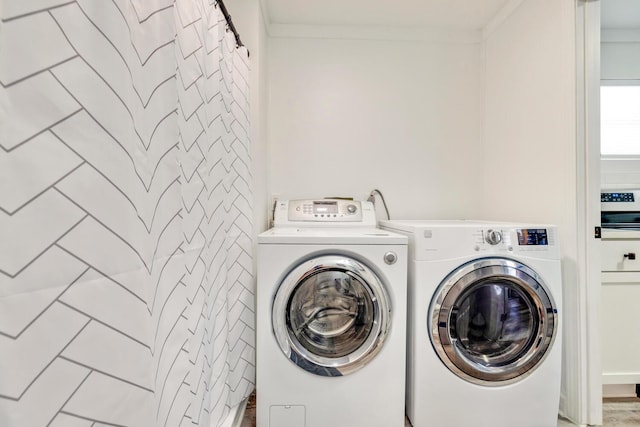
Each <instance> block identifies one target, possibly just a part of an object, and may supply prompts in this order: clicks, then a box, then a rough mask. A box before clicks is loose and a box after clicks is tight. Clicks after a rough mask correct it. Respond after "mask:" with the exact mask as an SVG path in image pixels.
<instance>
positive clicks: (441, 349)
mask: <svg viewBox="0 0 640 427" xmlns="http://www.w3.org/2000/svg"><path fill="white" fill-rule="evenodd" d="M556 325H557V309H556V308H555V306H554V304H553V301H552V299H551V296H550V295H549V293H548V292H547V291H546V289H545V285H544V283H543V282H542V279H541V278H540V277H539V276H538V275H537V274H536V273H535V272H534V271H533V270H531V269H530V268H529V267H527V266H525V265H523V264H521V263H518V262H516V261H513V260H509V259H503V258H489V259H483V260H477V261H474V262H472V263H469V264H466V265H463V266H462V267H460V268H459V269H457V270H456V271H455V272H453V273H452V274H451V275H449V277H448V278H447V279H445V280H444V281H443V282H442V283H441V285H440V287H439V288H438V292H437V293H436V295H435V299H434V301H433V303H432V307H431V316H430V330H431V338H432V342H433V345H434V348H435V349H436V352H437V353H438V356H439V357H440V359H441V360H442V361H443V362H444V363H445V364H446V365H447V367H448V368H449V369H450V370H451V371H452V372H454V373H455V374H457V375H458V376H460V377H461V378H464V379H466V380H468V381H470V382H473V383H477V384H485V385H487V384H488V385H503V384H505V383H511V382H515V381H518V380H520V379H522V378H523V377H524V376H526V375H528V374H529V373H531V372H532V371H533V370H534V369H535V368H536V367H537V366H538V365H539V364H540V363H541V362H542V361H543V360H544V357H545V355H546V354H547V351H548V349H549V347H550V346H551V344H552V342H553V339H554V337H555V334H556Z"/></svg>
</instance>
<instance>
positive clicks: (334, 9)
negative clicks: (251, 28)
mask: <svg viewBox="0 0 640 427" xmlns="http://www.w3.org/2000/svg"><path fill="white" fill-rule="evenodd" d="M631 1H638V2H639V3H640V0H631ZM513 2H514V0H385V1H383V0H264V4H265V8H266V15H267V17H268V19H269V21H270V22H269V23H270V24H298V25H344V26H369V25H370V26H393V27H430V28H443V29H451V30H481V29H482V28H484V27H485V26H486V24H487V23H488V22H490V21H491V19H492V18H493V17H494V16H496V15H497V13H498V12H499V11H500V10H501V9H502V8H503V7H505V6H506V5H507V4H508V3H513ZM515 2H517V3H519V2H518V1H517V0H515Z"/></svg>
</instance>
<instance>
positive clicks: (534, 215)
mask: <svg viewBox="0 0 640 427" xmlns="http://www.w3.org/2000/svg"><path fill="white" fill-rule="evenodd" d="M574 22H575V4H574V2H573V1H571V0H561V1H558V0H525V1H523V2H522V3H521V4H520V6H519V7H518V8H517V9H515V11H514V12H513V14H512V15H511V16H509V17H508V18H507V19H506V20H505V21H504V22H503V23H502V24H501V25H499V26H497V27H496V28H495V29H494V30H493V31H492V32H491V33H490V34H487V35H486V41H485V72H484V74H485V78H484V86H485V124H484V148H483V151H484V156H485V158H486V163H485V168H484V189H483V191H482V194H483V216H484V217H485V218H487V219H508V220H512V221H533V222H548V223H555V224H557V225H558V226H559V227H560V244H561V249H562V267H563V283H564V299H563V301H564V305H563V308H564V313H563V314H564V316H563V319H564V363H563V365H564V366H563V371H564V372H563V386H562V394H563V402H562V406H563V407H562V411H563V412H564V413H565V414H566V415H569V416H570V417H571V418H573V419H578V418H579V411H580V408H579V407H575V406H572V405H570V404H569V402H568V401H567V400H565V399H566V398H567V396H568V395H570V396H572V398H574V397H575V396H576V393H579V392H580V390H579V388H580V381H581V380H580V378H581V375H582V374H581V372H580V371H579V368H580V364H579V363H577V361H578V360H579V359H580V357H579V352H580V347H579V345H578V344H579V342H578V341H576V335H577V334H576V332H577V330H576V328H575V325H578V324H580V322H584V318H583V317H581V316H584V315H583V314H582V313H581V310H580V309H579V307H578V301H579V300H580V299H579V294H580V293H581V292H582V291H583V289H581V288H580V287H581V286H582V287H583V286H584V283H582V280H584V279H581V278H579V277H578V271H577V267H576V265H577V259H578V253H579V248H578V246H577V242H578V236H577V218H578V216H579V212H578V209H584V208H583V207H581V206H578V203H577V191H576V189H577V183H576V174H577V169H576V168H577V151H576V150H577V147H576V135H575V129H576V121H575V120H576V118H575V105H576V104H575V99H576V98H575V84H576V83H575V79H576V70H575V53H574V52H575V24H574Z"/></svg>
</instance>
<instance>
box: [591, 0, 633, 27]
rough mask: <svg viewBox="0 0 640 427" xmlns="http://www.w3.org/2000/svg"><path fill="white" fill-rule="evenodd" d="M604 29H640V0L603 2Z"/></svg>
mask: <svg viewBox="0 0 640 427" xmlns="http://www.w3.org/2000/svg"><path fill="white" fill-rule="evenodd" d="M600 13H601V24H602V25H601V26H602V28H619V29H640V1H639V0H602V3H601V12H600Z"/></svg>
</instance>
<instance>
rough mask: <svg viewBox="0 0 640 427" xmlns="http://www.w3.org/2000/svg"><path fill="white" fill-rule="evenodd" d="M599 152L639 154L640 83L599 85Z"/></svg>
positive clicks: (607, 153) (605, 154)
mask: <svg viewBox="0 0 640 427" xmlns="http://www.w3.org/2000/svg"><path fill="white" fill-rule="evenodd" d="M600 153H601V154H602V155H603V156H640V86H601V87H600Z"/></svg>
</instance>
